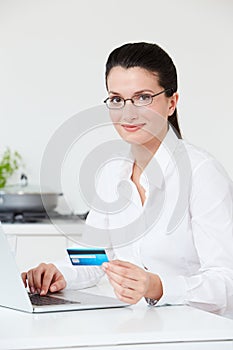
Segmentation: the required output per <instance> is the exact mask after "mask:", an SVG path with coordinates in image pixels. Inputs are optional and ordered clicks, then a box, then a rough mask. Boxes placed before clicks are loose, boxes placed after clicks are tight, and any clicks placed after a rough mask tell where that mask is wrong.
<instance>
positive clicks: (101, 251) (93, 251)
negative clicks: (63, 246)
mask: <svg viewBox="0 0 233 350" xmlns="http://www.w3.org/2000/svg"><path fill="white" fill-rule="evenodd" d="M67 251H68V253H69V254H91V255H92V254H106V252H105V250H104V249H89V250H88V249H69V248H68V249H67Z"/></svg>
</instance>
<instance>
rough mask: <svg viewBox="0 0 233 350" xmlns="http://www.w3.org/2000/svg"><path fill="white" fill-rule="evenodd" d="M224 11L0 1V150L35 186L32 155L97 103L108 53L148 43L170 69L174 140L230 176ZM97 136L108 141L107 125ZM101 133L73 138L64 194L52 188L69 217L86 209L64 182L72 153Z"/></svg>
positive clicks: (225, 0) (230, 7)
mask: <svg viewBox="0 0 233 350" xmlns="http://www.w3.org/2000/svg"><path fill="white" fill-rule="evenodd" d="M232 15H233V2H232V1H231V0H221V1H219V0H189V1H187V0H176V1H173V0H170V1H169V0H167V1H162V0H160V1H158V0H147V1H146V2H142V1H139V0H133V1H132V0H127V1H123V0H118V1H115V0H99V1H95V0H85V1H79V0H28V1H26V0H15V1H14V0H1V1H0V62H1V64H0V96H1V103H0V120H1V126H0V130H1V137H0V152H2V151H3V150H4V149H5V147H6V146H9V147H10V148H11V149H12V150H17V151H18V152H20V154H21V155H22V156H23V159H24V163H25V164H26V169H25V172H26V174H27V175H28V178H29V181H30V183H33V184H39V175H40V164H41V159H42V155H43V152H44V149H45V147H46V145H47V143H48V141H49V140H50V138H51V137H52V135H53V133H54V132H55V130H56V129H57V128H58V127H59V126H61V125H62V123H63V122H64V121H66V120H68V119H69V118H70V117H71V116H73V115H74V114H76V113H78V112H80V111H82V110H85V109H88V108H90V107H93V106H97V105H100V104H101V103H102V101H103V100H104V99H105V98H106V91H105V82H104V66H105V61H106V59H107V56H108V54H109V53H110V51H111V50H112V49H113V48H115V47H116V46H118V45H121V44H123V43H126V42H130V41H132V42H133V41H148V42H156V43H158V44H159V45H161V46H162V47H163V48H164V49H165V50H167V51H168V53H169V54H170V55H171V57H172V58H173V59H174V62H175V64H176V66H177V69H178V75H179V92H180V101H179V106H178V111H179V119H180V123H181V127H182V131H183V135H184V137H185V138H186V139H188V140H189V141H190V142H192V143H194V144H196V145H199V146H201V147H203V148H205V149H206V150H208V151H209V152H210V153H212V154H213V155H214V156H215V157H216V158H217V159H218V160H219V161H220V162H221V163H222V164H223V165H224V167H225V168H226V170H227V172H228V173H229V175H230V176H231V177H233V162H232V155H231V150H232V146H233V141H232V126H233V121H232V120H233V104H232V81H233V68H232V62H233V41H232V35H233V21H232V18H233V17H232ZM107 135H108V137H109V135H113V137H116V136H115V132H114V131H113V130H112V129H111V130H110V131H109V130H107V133H106V135H105V136H106V137H107ZM89 136H90V135H89ZM105 136H104V135H103V134H102V135H99V134H98V132H96V133H95V132H93V133H92V134H91V137H89V138H88V137H87V138H86V139H84V140H83V142H82V147H81V149H80V148H79V149H77V150H76V153H75V152H74V154H73V163H72V166H70V165H69V166H68V169H69V171H66V174H65V180H64V188H62V189H54V190H59V191H60V190H61V191H63V192H64V194H65V195H66V196H67V198H69V200H70V203H71V204H72V209H73V211H74V212H75V213H83V212H85V211H86V210H87V209H88V208H87V206H86V204H85V203H84V201H83V200H82V198H81V196H79V195H78V194H77V192H75V191H74V190H73V187H72V181H70V178H69V176H74V173H75V176H76V174H78V168H79V166H80V159H81V158H80V157H82V156H83V153H84V152H86V154H88V152H89V149H91V147H94V145H96V144H97V143H100V142H102V140H103V139H104V137H105ZM11 181H12V182H16V181H18V174H17V176H16V175H15V177H13V178H12V179H11ZM52 184H53V179H48V185H51V186H52Z"/></svg>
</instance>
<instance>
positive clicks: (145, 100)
mask: <svg viewBox="0 0 233 350" xmlns="http://www.w3.org/2000/svg"><path fill="white" fill-rule="evenodd" d="M151 102H152V97H151V95H149V94H142V95H138V96H135V97H134V98H133V103H134V105H135V106H138V107H140V106H146V105H149V104H150V103H151Z"/></svg>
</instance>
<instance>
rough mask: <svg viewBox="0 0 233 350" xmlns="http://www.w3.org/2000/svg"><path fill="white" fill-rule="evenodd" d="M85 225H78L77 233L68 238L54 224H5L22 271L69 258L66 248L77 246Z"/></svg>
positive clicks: (4, 227) (5, 229)
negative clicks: (42, 263) (40, 264)
mask: <svg viewBox="0 0 233 350" xmlns="http://www.w3.org/2000/svg"><path fill="white" fill-rule="evenodd" d="M84 225H85V223H84V222H82V221H81V220H80V224H78V225H76V227H77V230H76V231H77V233H76V234H74V235H72V236H70V237H69V238H70V239H69V238H67V237H66V236H65V235H64V234H63V233H61V232H60V231H58V229H56V227H55V226H54V225H52V224H36V223H35V224H3V225H2V226H3V230H4V232H5V233H6V235H7V238H8V241H9V244H10V247H11V250H12V252H13V253H14V255H15V258H16V262H17V265H18V267H19V270H20V271H25V270H28V269H29V268H31V267H34V266H36V265H38V264H39V263H41V262H47V263H48V262H54V261H57V260H61V259H64V258H65V257H67V253H66V248H67V247H72V246H75V245H77V244H78V243H77V242H78V240H79V238H80V237H81V235H82V232H83V229H84Z"/></svg>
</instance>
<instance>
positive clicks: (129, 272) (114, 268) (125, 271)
mask: <svg viewBox="0 0 233 350" xmlns="http://www.w3.org/2000/svg"><path fill="white" fill-rule="evenodd" d="M103 270H104V271H105V272H107V271H111V272H114V273H115V274H118V275H120V276H123V277H127V278H129V279H131V280H135V281H137V280H138V270H139V268H138V267H137V266H135V265H132V264H130V267H125V266H124V267H123V266H122V265H118V264H113V263H112V262H110V263H104V264H103Z"/></svg>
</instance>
